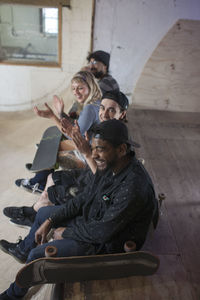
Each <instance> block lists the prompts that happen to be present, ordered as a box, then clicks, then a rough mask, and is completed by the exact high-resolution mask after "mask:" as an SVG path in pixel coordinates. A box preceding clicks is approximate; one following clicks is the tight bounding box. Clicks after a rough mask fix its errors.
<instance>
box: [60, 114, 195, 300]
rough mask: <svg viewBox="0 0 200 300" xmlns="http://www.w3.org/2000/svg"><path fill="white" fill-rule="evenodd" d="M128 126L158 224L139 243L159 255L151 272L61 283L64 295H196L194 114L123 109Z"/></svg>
mask: <svg viewBox="0 0 200 300" xmlns="http://www.w3.org/2000/svg"><path fill="white" fill-rule="evenodd" d="M128 119H129V127H130V128H131V131H132V134H133V135H134V136H135V140H136V141H137V142H138V143H140V144H141V146H142V147H141V148H140V150H139V153H138V156H140V157H142V158H144V159H145V166H146V168H147V170H148V171H149V173H150V174H151V176H152V178H153V181H154V184H155V188H156V191H157V193H160V192H163V193H164V194H165V195H166V200H165V202H164V203H163V206H162V211H161V218H160V223H159V226H158V228H157V231H156V232H155V235H154V236H153V237H151V238H150V239H149V240H148V241H147V242H146V244H145V245H144V247H143V249H144V250H150V251H152V252H153V253H155V254H156V255H158V256H159V258H160V262H161V264H160V268H159V271H158V272H157V274H155V275H153V276H151V277H131V278H124V279H118V280H106V281H91V282H84V283H75V284H66V286H65V299H66V300H68V299H87V300H102V299H104V300H111V299H112V300H121V299H125V300H133V299H135V300H199V299H200V114H195V113H174V112H161V111H141V110H133V109H131V110H130V111H129V118H128Z"/></svg>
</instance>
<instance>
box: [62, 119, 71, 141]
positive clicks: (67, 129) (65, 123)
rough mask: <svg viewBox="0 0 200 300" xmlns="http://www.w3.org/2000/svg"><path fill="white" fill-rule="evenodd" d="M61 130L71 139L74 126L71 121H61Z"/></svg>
mask: <svg viewBox="0 0 200 300" xmlns="http://www.w3.org/2000/svg"><path fill="white" fill-rule="evenodd" d="M61 128H62V132H64V133H66V134H67V135H68V136H69V137H71V134H72V129H73V125H72V123H71V121H70V120H69V119H66V118H62V119H61Z"/></svg>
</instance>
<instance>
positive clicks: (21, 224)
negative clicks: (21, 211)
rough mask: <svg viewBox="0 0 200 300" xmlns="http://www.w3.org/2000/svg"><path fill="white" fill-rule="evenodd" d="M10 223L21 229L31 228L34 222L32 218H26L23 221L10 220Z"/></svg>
mask: <svg viewBox="0 0 200 300" xmlns="http://www.w3.org/2000/svg"><path fill="white" fill-rule="evenodd" d="M10 223H11V224H14V225H17V227H20V228H29V229H30V227H32V225H33V220H32V219H31V218H30V217H24V218H23V219H10Z"/></svg>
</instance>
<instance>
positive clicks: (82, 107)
mask: <svg viewBox="0 0 200 300" xmlns="http://www.w3.org/2000/svg"><path fill="white" fill-rule="evenodd" d="M71 88H72V92H73V94H74V96H75V98H76V102H75V103H74V105H73V106H72V108H71V109H70V111H69V114H68V115H67V114H65V113H64V112H63V110H64V102H63V100H62V99H60V98H59V97H57V96H54V98H53V106H54V109H55V111H56V113H54V111H53V110H52V109H51V108H50V107H49V105H48V104H47V103H45V106H46V110H39V109H38V107H37V106H35V107H34V111H35V113H36V114H37V115H38V116H40V117H44V118H48V119H52V120H53V121H54V122H55V123H56V125H57V127H58V128H59V129H60V130H61V131H62V124H61V120H62V118H63V117H64V118H65V117H66V118H68V119H69V117H70V116H72V115H74V114H76V116H78V120H77V121H78V125H79V127H80V131H81V134H82V135H84V134H85V132H86V131H87V132H88V133H89V135H90V128H91V127H92V126H93V125H94V124H97V123H99V116H98V113H99V106H100V101H101V97H102V94H101V90H100V88H99V86H98V83H97V81H96V79H95V77H94V75H93V74H92V73H91V72H88V71H80V72H78V73H76V74H75V75H74V76H73V78H72V80H71ZM72 128H73V120H72V119H70V121H69V122H68V128H67V131H65V132H67V134H66V133H64V132H63V131H62V133H63V134H64V139H63V140H62V141H61V143H60V147H59V153H60V154H61V155H60V156H59V160H60V162H63V161H64V162H65V163H64V165H65V168H81V167H84V166H85V161H84V158H83V156H81V155H80V154H79V152H78V151H77V150H75V149H76V147H75V145H74V143H73V141H72V140H71V137H70V135H71V131H72ZM63 154H64V155H63ZM28 165H29V167H30V165H31V164H28ZM52 172H53V170H52V169H51V170H43V171H41V172H38V173H36V175H35V176H34V177H33V178H31V179H17V180H16V181H15V183H16V185H17V186H21V187H23V188H25V189H26V190H27V191H30V192H33V191H34V192H41V191H42V190H43V189H44V187H45V184H46V179H47V176H48V175H49V174H50V173H52Z"/></svg>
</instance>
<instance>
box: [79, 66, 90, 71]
mask: <svg viewBox="0 0 200 300" xmlns="http://www.w3.org/2000/svg"><path fill="white" fill-rule="evenodd" d="M81 71H87V72H91V69H90V67H89V66H84V67H82V68H81Z"/></svg>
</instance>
